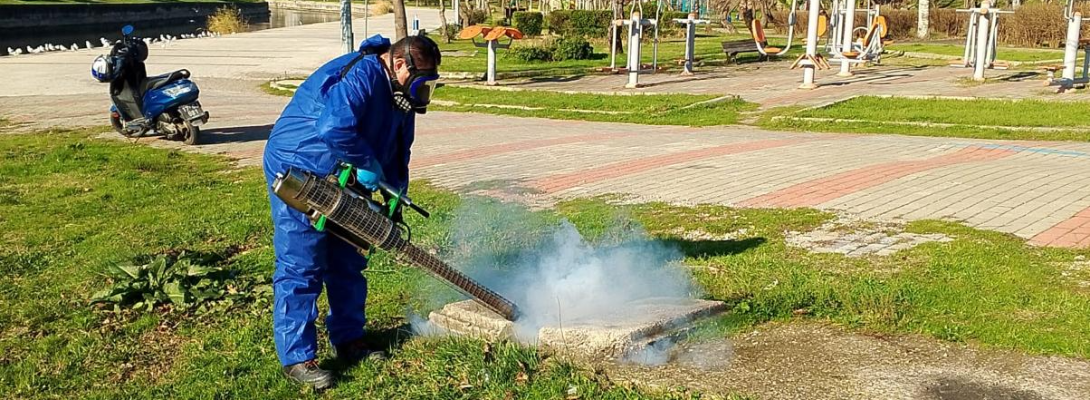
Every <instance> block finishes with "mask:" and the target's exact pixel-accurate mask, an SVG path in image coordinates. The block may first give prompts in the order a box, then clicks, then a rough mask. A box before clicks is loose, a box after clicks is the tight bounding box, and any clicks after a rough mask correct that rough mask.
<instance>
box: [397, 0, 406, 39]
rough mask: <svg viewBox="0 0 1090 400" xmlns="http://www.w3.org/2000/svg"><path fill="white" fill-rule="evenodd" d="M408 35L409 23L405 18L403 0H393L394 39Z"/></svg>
mask: <svg viewBox="0 0 1090 400" xmlns="http://www.w3.org/2000/svg"><path fill="white" fill-rule="evenodd" d="M405 36H409V24H408V22H407V21H406V20H405V0H394V41H395V42H396V41H398V40H401V39H403V38H404V37H405Z"/></svg>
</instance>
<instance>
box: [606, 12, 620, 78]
mask: <svg viewBox="0 0 1090 400" xmlns="http://www.w3.org/2000/svg"><path fill="white" fill-rule="evenodd" d="M620 29H621V26H620V25H618V24H617V21H613V29H610V31H612V32H613V34H612V35H611V36H612V37H611V38H610V40H609V69H611V70H613V71H617V31H618V30H620Z"/></svg>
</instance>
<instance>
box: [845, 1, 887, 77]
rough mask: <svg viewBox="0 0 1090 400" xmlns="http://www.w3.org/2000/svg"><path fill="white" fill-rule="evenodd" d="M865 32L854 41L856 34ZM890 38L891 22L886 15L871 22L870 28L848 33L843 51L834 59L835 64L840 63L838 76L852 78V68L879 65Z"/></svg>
mask: <svg viewBox="0 0 1090 400" xmlns="http://www.w3.org/2000/svg"><path fill="white" fill-rule="evenodd" d="M857 31H864V33H863V37H862V38H859V39H858V40H855V41H853V40H852V39H853V38H854V36H856V35H855V34H854V32H857ZM888 36H889V20H888V19H887V18H886V16H884V15H877V16H875V17H874V19H872V20H871V23H870V27H868V28H864V27H859V28H856V29H854V30H852V31H846V32H845V37H844V42H843V45H842V47H841V49H842V51H841V52H840V53H838V54H836V55H834V57H833V62H839V63H840V72H839V73H838V74H837V75H838V76H852V72H851V66H852V65H854V64H865V63H868V62H873V63H879V62H881V61H882V53H883V52H885V45H886V43H887V42H886V37H888Z"/></svg>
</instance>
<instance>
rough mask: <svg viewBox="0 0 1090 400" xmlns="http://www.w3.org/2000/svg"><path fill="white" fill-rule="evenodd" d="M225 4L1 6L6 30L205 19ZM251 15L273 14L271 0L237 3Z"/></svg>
mask: <svg viewBox="0 0 1090 400" xmlns="http://www.w3.org/2000/svg"><path fill="white" fill-rule="evenodd" d="M224 4H225V3H160V4H41V5H39V4H30V5H6V4H5V5H0V27H2V30H12V29H26V28H62V27H75V26H80V25H103V24H117V25H123V24H129V23H131V24H137V23H140V22H148V21H168V20H185V19H193V18H194V17H200V18H204V17H206V16H208V15H210V14H212V13H214V12H215V11H216V9H217V8H220V7H222V6H224ZM234 6H236V7H238V8H239V9H240V10H242V13H243V14H245V15H246V16H247V17H253V16H263V17H264V18H265V19H266V20H267V19H268V15H269V4H268V3H235V4H234Z"/></svg>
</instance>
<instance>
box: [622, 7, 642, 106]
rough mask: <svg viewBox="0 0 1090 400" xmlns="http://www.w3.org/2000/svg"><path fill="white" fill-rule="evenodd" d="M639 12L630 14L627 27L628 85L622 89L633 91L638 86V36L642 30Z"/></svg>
mask: <svg viewBox="0 0 1090 400" xmlns="http://www.w3.org/2000/svg"><path fill="white" fill-rule="evenodd" d="M641 19H642V18H641V17H640V12H639V11H633V12H632V19H631V20H629V22H628V23H629V25H628V83H627V84H625V85H624V87H626V88H629V89H635V88H637V87H639V86H640V82H639V81H640V34H641V33H642V32H641V31H642V30H643V24H641V23H640V22H641V21H640V20H641Z"/></svg>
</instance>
